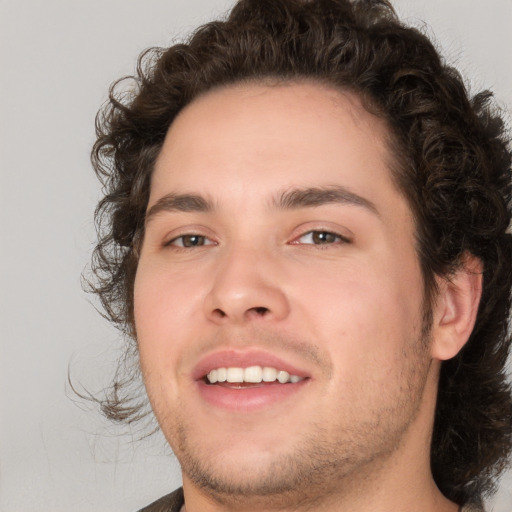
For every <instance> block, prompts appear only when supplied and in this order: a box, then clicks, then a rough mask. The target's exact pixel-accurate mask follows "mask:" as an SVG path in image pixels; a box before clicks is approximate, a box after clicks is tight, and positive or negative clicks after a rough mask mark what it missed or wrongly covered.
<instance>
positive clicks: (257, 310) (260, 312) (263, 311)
mask: <svg viewBox="0 0 512 512" xmlns="http://www.w3.org/2000/svg"><path fill="white" fill-rule="evenodd" d="M250 311H254V312H255V313H256V314H257V315H259V316H263V315H265V314H266V313H268V308H264V307H257V308H251V309H250Z"/></svg>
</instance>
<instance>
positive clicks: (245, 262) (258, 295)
mask: <svg viewBox="0 0 512 512" xmlns="http://www.w3.org/2000/svg"><path fill="white" fill-rule="evenodd" d="M277 267H278V264H277V262H276V261H275V258H273V257H272V256H271V255H266V256H265V255H264V254H262V253H261V252H259V251H255V250H250V249H249V248H246V249H241V250H234V249H233V250H230V251H229V253H227V254H225V255H224V256H223V257H222V258H219V260H218V261H217V264H216V266H215V270H214V276H213V281H212V287H211V289H210V291H209V293H208V294H207V296H206V298H205V303H204V306H205V314H206V316H207V317H208V319H209V320H211V321H213V322H215V323H218V324H226V323H236V324H243V323H246V322H250V321H256V320H262V319H265V320H268V321H277V320H282V319H284V318H286V316H287V315H288V314H289V310H290V308H289V302H288V299H287V297H286V294H285V292H284V290H283V288H282V286H281V285H280V284H279V283H280V279H279V278H278V274H279V271H278V268H277Z"/></svg>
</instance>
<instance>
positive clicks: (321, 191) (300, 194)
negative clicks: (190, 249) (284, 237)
mask: <svg viewBox="0 0 512 512" xmlns="http://www.w3.org/2000/svg"><path fill="white" fill-rule="evenodd" d="M340 203H341V204H346V205H352V206H359V207H362V208H366V209H367V210H369V211H370V212H372V213H373V214H375V215H377V216H378V217H380V213H379V211H378V209H377V207H376V206H375V204H374V203H373V202H372V201H370V200H369V199H366V198H364V197H362V196H360V195H358V194H355V193H354V192H351V191H350V190H348V189H346V188H345V187H342V186H340V185H334V186H327V187H308V188H294V189H292V190H287V191H285V192H283V193H282V194H281V195H280V196H278V197H277V198H274V200H273V201H272V206H273V207H274V208H277V209H279V210H295V209H300V208H314V207H317V206H322V205H326V204H340ZM213 209H214V207H213V203H212V202H211V201H210V200H208V199H206V198H205V197H203V196H201V195H197V194H175V193H170V194H166V195H165V196H163V197H161V198H160V199H159V200H158V201H157V202H156V203H155V204H154V205H153V206H151V208H149V210H148V211H147V213H146V218H145V224H146V225H147V224H148V222H149V221H150V220H151V219H152V218H154V217H155V216H156V215H158V214H159V213H162V212H199V213H207V212H211V211H212V210H213Z"/></svg>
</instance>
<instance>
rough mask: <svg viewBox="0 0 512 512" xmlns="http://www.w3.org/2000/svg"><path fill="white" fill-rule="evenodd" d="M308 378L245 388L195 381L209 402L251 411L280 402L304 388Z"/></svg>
mask: <svg viewBox="0 0 512 512" xmlns="http://www.w3.org/2000/svg"><path fill="white" fill-rule="evenodd" d="M308 381H309V379H304V380H301V381H300V382H296V383H288V384H280V383H271V384H262V385H261V386H255V387H246V388H238V389H237V388H231V387H227V386H219V385H211V384H206V382H204V381H202V380H201V381H197V384H198V388H199V393H200V394H201V396H202V398H203V399H204V400H205V401H206V402H208V403H209V404H211V405H213V406H215V407H220V408H222V409H228V410H230V411H240V412H252V411H258V410H260V409H265V408H267V407H271V406H272V405H276V404H280V403H282V402H283V401H284V400H286V399H288V398H290V397H292V396H293V395H295V394H296V393H298V392H299V391H300V390H302V389H303V388H304V386H305V385H306V383H307V382H308Z"/></svg>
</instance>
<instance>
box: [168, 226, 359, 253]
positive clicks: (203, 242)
mask: <svg viewBox="0 0 512 512" xmlns="http://www.w3.org/2000/svg"><path fill="white" fill-rule="evenodd" d="M306 236H309V237H311V240H312V242H300V240H301V239H302V238H304V237H306ZM315 237H316V238H317V239H316V240H315ZM318 237H320V240H318ZM322 237H323V238H324V239H323V240H322V239H321V238H322ZM191 239H198V241H197V242H198V243H193V242H192V240H191ZM186 240H188V241H189V242H192V243H191V244H190V245H187V243H188V242H186ZM178 241H181V243H177V242H178ZM315 242H316V243H315ZM349 243H351V240H350V239H348V238H347V237H344V236H342V235H340V234H338V233H334V232H332V231H327V230H325V231H324V230H319V229H312V230H311V231H307V232H306V233H303V234H302V235H300V236H299V237H297V238H295V239H294V240H293V241H292V242H291V244H293V245H317V246H319V245H338V244H349ZM208 245H216V243H215V242H214V241H212V240H210V239H209V238H208V237H206V236H205V235H197V234H194V233H187V234H184V235H180V236H177V237H175V238H173V239H172V240H169V241H168V242H166V243H165V244H164V246H165V247H169V246H170V247H174V248H177V249H180V250H187V249H194V248H197V247H205V246H208Z"/></svg>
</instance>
